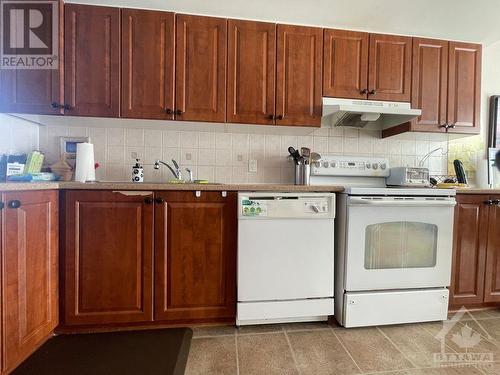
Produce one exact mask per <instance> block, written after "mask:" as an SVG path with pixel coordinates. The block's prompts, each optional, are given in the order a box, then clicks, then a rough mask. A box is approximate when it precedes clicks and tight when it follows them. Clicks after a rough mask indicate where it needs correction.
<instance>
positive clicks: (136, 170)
mask: <svg viewBox="0 0 500 375" xmlns="http://www.w3.org/2000/svg"><path fill="white" fill-rule="evenodd" d="M132 182H144V168H143V166H142V165H141V163H140V159H135V165H133V166H132Z"/></svg>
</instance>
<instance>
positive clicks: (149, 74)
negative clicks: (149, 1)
mask: <svg viewBox="0 0 500 375" xmlns="http://www.w3.org/2000/svg"><path fill="white" fill-rule="evenodd" d="M174 26H175V22H174V14H173V13H167V12H156V11H148V10H134V9H122V105H121V117H129V118H147V119H173V109H174V74H175V69H174V51H175V50H174V40H175V39H174ZM167 109H169V110H170V113H167Z"/></svg>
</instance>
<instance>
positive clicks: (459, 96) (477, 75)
mask: <svg viewBox="0 0 500 375" xmlns="http://www.w3.org/2000/svg"><path fill="white" fill-rule="evenodd" d="M481 53H482V47H481V45H479V44H470V43H459V42H450V56H449V69H448V74H449V78H448V123H450V124H451V125H454V126H455V128H454V129H449V132H456V133H474V134H476V133H477V134H479V132H480V123H479V117H480V110H481Z"/></svg>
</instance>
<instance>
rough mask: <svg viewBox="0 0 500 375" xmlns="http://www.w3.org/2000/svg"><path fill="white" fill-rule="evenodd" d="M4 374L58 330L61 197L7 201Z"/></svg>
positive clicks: (27, 195)
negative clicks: (59, 203) (59, 205)
mask: <svg viewBox="0 0 500 375" xmlns="http://www.w3.org/2000/svg"><path fill="white" fill-rule="evenodd" d="M2 201H3V202H4V204H5V207H4V209H3V210H2V211H1V212H2V222H3V226H2V229H3V233H2V236H3V241H2V253H1V255H2V256H1V262H2V271H3V273H2V280H1V289H2V294H3V295H2V340H3V349H4V350H3V354H4V362H3V364H4V366H3V368H4V370H5V371H9V370H12V369H13V368H14V367H15V366H17V365H18V364H19V363H20V361H22V360H24V359H25V358H26V357H27V356H29V355H30V354H31V353H32V352H33V351H34V350H35V349H36V348H37V347H38V346H39V345H40V344H41V343H42V342H43V341H44V340H45V339H47V338H48V337H49V336H50V334H51V332H52V331H53V330H54V328H55V327H56V326H57V324H58V308H59V305H58V233H59V228H58V217H59V216H58V192H57V191H49V190H47V191H24V192H8V193H4V194H3V196H2Z"/></svg>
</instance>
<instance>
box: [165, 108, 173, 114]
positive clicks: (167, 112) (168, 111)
mask: <svg viewBox="0 0 500 375" xmlns="http://www.w3.org/2000/svg"><path fill="white" fill-rule="evenodd" d="M165 113H166V114H167V115H172V114H173V113H174V111H172V110H171V109H170V108H165Z"/></svg>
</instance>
